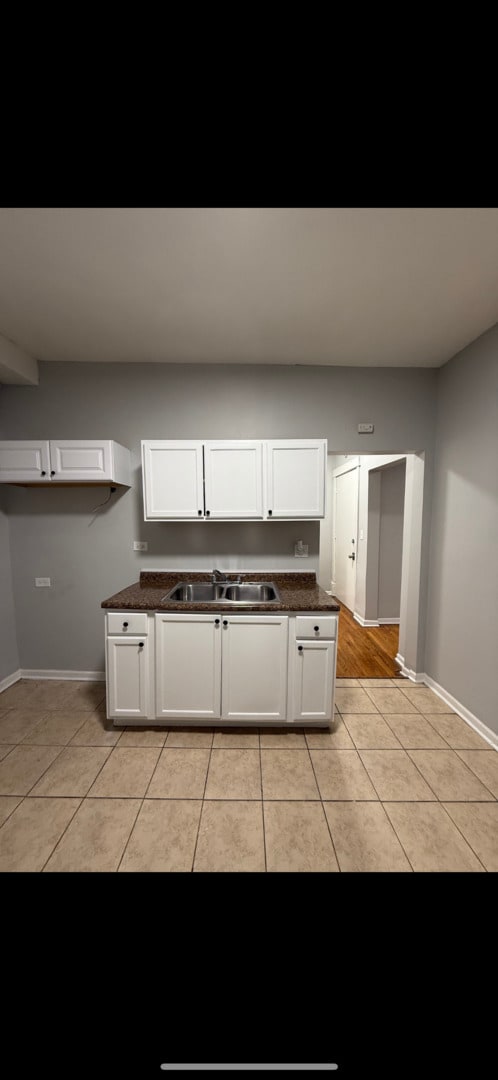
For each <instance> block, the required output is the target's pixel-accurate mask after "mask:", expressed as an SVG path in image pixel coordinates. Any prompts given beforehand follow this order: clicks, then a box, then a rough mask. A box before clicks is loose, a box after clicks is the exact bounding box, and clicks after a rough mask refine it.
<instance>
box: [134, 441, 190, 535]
mask: <svg viewBox="0 0 498 1080" xmlns="http://www.w3.org/2000/svg"><path fill="white" fill-rule="evenodd" d="M142 448H143V482H144V508H145V515H144V516H145V520H146V521H147V520H148V519H156V520H160V519H163V520H165V519H168V518H171V519H174V518H199V517H203V516H204V495H203V469H202V443H199V442H183V441H181V442H170V441H168V442H162V441H156V442H144V443H142Z"/></svg>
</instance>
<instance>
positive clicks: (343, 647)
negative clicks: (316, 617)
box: [337, 604, 402, 679]
mask: <svg viewBox="0 0 498 1080" xmlns="http://www.w3.org/2000/svg"><path fill="white" fill-rule="evenodd" d="M398 641H399V626H393V625H389V626H360V624H359V623H358V622H356V619H354V618H353V615H352V612H351V611H349V609H348V608H347V607H345V605H344V604H341V611H340V614H339V638H338V644H337V678H338V679H361V678H364V679H393V678H396V676H398V675H400V671H399V664H397V663H396V661H395V659H394V657H395V656H396V653H397V652H398ZM400 678H402V676H401V675H400Z"/></svg>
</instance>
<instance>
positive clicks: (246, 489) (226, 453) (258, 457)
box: [204, 441, 263, 518]
mask: <svg viewBox="0 0 498 1080" xmlns="http://www.w3.org/2000/svg"><path fill="white" fill-rule="evenodd" d="M204 475H205V481H206V516H207V517H211V518H262V517H263V492H262V444H261V443H260V442H247V441H246V442H242V441H239V442H229V441H223V442H206V443H205V444H204Z"/></svg>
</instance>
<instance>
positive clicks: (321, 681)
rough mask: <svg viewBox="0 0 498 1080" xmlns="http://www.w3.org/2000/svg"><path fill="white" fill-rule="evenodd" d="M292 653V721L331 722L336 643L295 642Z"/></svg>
mask: <svg viewBox="0 0 498 1080" xmlns="http://www.w3.org/2000/svg"><path fill="white" fill-rule="evenodd" d="M294 653H295V655H294V657H293V665H294V680H293V681H294V720H331V719H332V709H333V701H332V695H333V689H334V671H335V642H334V641H296V643H295V645H294Z"/></svg>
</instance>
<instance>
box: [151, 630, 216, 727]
mask: <svg viewBox="0 0 498 1080" xmlns="http://www.w3.org/2000/svg"><path fill="white" fill-rule="evenodd" d="M155 625H156V716H157V717H158V718H159V717H165V716H175V717H186V718H198V719H204V718H212V719H219V716H220V690H221V617H220V616H219V615H174V614H171V615H166V614H164V615H162V614H160V615H156V619H155Z"/></svg>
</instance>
